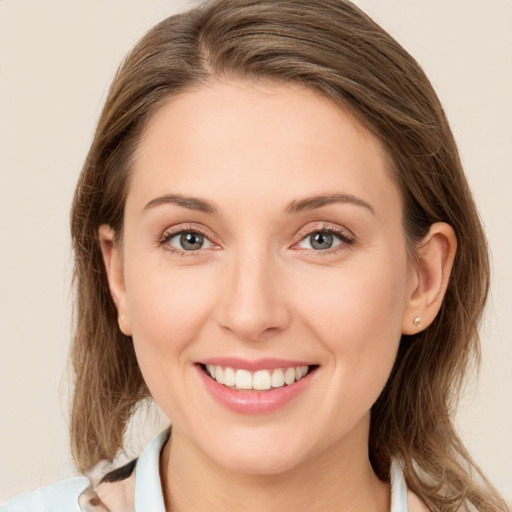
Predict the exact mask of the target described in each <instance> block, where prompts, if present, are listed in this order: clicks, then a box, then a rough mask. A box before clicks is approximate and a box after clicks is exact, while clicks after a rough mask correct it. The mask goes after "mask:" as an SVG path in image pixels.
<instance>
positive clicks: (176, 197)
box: [144, 194, 219, 214]
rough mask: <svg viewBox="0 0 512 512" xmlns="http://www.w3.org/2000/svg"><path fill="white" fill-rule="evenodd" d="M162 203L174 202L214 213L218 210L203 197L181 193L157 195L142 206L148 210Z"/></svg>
mask: <svg viewBox="0 0 512 512" xmlns="http://www.w3.org/2000/svg"><path fill="white" fill-rule="evenodd" d="M162 204H175V205H178V206H181V207H183V208H187V209H189V210H197V211H199V212H204V213H210V214H216V213H218V212H219V211H218V209H217V207H216V206H214V205H213V204H212V203H209V202H208V201H205V200H204V199H199V198H197V197H188V196H183V195H181V194H167V195H165V196H161V197H157V198H156V199H153V200H151V201H149V203H148V204H147V205H146V206H144V210H150V209H151V208H155V207H156V206H160V205H162Z"/></svg>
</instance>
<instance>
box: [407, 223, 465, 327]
mask: <svg viewBox="0 0 512 512" xmlns="http://www.w3.org/2000/svg"><path fill="white" fill-rule="evenodd" d="M456 251H457V237H456V235H455V231H454V230H453V228H452V227H451V226H450V225H449V224H446V223H444V222H437V223H435V224H432V226H431V227H430V230H429V232H428V234H427V236H425V238H424V239H423V240H421V242H419V243H418V247H417V260H416V262H414V263H413V264H412V269H411V273H410V277H409V292H408V299H407V304H406V307H405V310H404V316H403V319H402V334H416V333H418V332H419V331H421V330H423V329H425V328H426V327H427V326H428V325H430V324H431V323H432V321H433V320H434V318H435V317H436V315H437V313H438V312H439V309H440V308H441V304H442V302H443V298H444V294H445V293H446V288H447V287H448V281H449V279H450V273H451V270H452V266H453V261H454V259H455V253H456Z"/></svg>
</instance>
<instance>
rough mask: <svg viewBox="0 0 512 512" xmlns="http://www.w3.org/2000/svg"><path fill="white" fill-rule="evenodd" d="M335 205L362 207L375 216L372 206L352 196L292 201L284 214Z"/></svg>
mask: <svg viewBox="0 0 512 512" xmlns="http://www.w3.org/2000/svg"><path fill="white" fill-rule="evenodd" d="M336 203H348V204H354V205H356V206H362V207H363V208H366V209H367V210H369V211H370V212H371V213H372V214H373V215H375V210H374V209H373V207H372V205H370V204H369V203H367V202H366V201H363V200H362V199H359V198H358V197H356V196H353V195H352V194H338V193H334V194H323V195H318V196H313V197H307V198H305V199H300V200H297V201H292V202H291V203H290V204H289V205H288V206H287V207H286V208H285V209H284V213H288V214H292V213H300V212H304V211H308V210H314V209H315V208H321V207H322V206H327V205H330V204H336Z"/></svg>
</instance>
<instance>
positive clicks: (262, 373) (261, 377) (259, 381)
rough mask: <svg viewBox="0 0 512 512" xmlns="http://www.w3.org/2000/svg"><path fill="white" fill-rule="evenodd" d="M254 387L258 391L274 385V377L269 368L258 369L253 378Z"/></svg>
mask: <svg viewBox="0 0 512 512" xmlns="http://www.w3.org/2000/svg"><path fill="white" fill-rule="evenodd" d="M252 387H253V389H257V390H258V391H264V390H266V389H270V388H271V387H272V377H271V376H270V373H269V372H268V371H267V370H258V371H257V372H256V373H255V374H254V377H253V378H252Z"/></svg>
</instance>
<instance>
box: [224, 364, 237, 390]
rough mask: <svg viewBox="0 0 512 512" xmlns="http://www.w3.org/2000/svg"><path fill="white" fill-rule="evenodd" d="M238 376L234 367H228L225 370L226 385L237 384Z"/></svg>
mask: <svg viewBox="0 0 512 512" xmlns="http://www.w3.org/2000/svg"><path fill="white" fill-rule="evenodd" d="M235 382H236V376H235V370H233V368H226V369H225V370H224V386H228V387H232V386H234V385H235Z"/></svg>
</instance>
